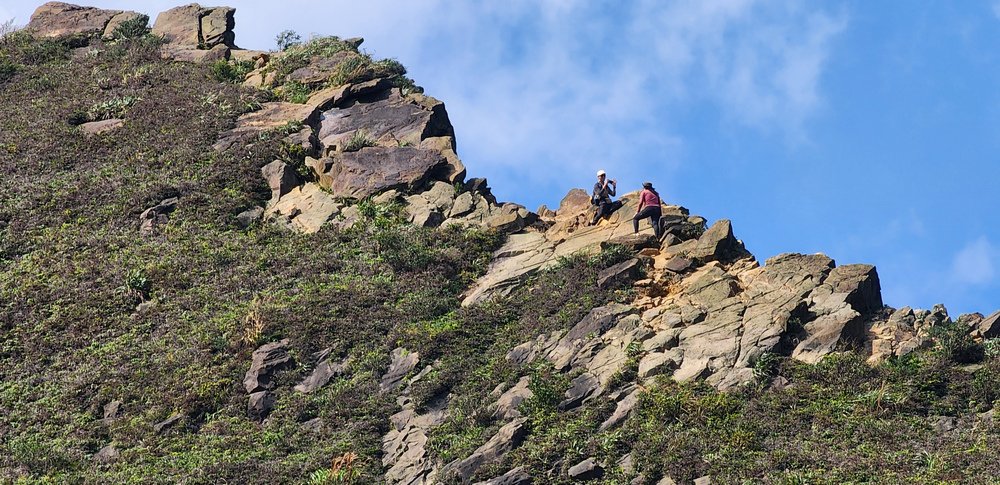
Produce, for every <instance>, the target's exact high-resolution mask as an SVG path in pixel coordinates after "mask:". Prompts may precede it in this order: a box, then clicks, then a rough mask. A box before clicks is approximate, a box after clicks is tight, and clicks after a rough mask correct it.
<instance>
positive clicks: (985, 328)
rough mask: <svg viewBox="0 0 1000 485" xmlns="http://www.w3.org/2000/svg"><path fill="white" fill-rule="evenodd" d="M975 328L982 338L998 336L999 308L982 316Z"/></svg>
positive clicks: (999, 328)
mask: <svg viewBox="0 0 1000 485" xmlns="http://www.w3.org/2000/svg"><path fill="white" fill-rule="evenodd" d="M976 329H977V330H978V333H979V334H980V335H981V336H982V337H983V338H997V337H1000V310H998V311H996V312H994V313H993V314H992V315H990V316H988V317H986V318H984V319H983V320H982V321H981V322H979V324H978V325H977V326H976Z"/></svg>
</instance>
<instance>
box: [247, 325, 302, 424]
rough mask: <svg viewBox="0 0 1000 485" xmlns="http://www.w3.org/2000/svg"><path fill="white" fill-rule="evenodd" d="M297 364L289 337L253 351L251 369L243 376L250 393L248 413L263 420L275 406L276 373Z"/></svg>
mask: <svg viewBox="0 0 1000 485" xmlns="http://www.w3.org/2000/svg"><path fill="white" fill-rule="evenodd" d="M294 366H295V361H294V360H293V359H292V357H291V355H289V353H288V339H283V340H279V341H277V342H271V343H268V344H264V345H261V346H260V347H259V348H258V349H257V350H254V351H253V355H252V362H251V363H250V369H248V370H247V372H246V376H244V378H243V387H244V389H246V391H247V393H249V394H250V396H249V398H248V402H247V413H248V414H249V415H250V417H251V418H253V419H256V420H258V421H261V420H263V419H264V418H266V417H267V415H268V414H269V413H270V412H271V409H273V408H274V402H275V399H276V398H275V396H274V393H273V392H272V391H273V390H274V388H275V382H274V377H275V374H276V373H277V372H279V371H281V370H285V369H289V368H291V367H294Z"/></svg>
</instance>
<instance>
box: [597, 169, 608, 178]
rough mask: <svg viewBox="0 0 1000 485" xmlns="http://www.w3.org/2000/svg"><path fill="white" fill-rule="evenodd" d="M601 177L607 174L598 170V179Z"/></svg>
mask: <svg viewBox="0 0 1000 485" xmlns="http://www.w3.org/2000/svg"><path fill="white" fill-rule="evenodd" d="M601 175H606V174H605V173H604V170H598V171H597V176H598V177H600V176H601Z"/></svg>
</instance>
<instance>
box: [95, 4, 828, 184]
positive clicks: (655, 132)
mask: <svg viewBox="0 0 1000 485" xmlns="http://www.w3.org/2000/svg"><path fill="white" fill-rule="evenodd" d="M87 3H89V4H94V5H98V6H102V7H105V8H136V7H135V6H134V2H130V1H126V0H92V1H90V2H87ZM221 3H223V4H229V5H232V6H234V7H236V8H237V15H236V20H237V27H236V34H237V39H236V40H237V43H238V44H240V45H244V46H246V47H249V48H257V49H260V48H273V45H274V41H273V39H274V35H275V34H276V33H277V32H279V31H281V30H285V29H294V30H296V31H298V32H300V33H302V34H304V35H305V34H309V33H314V32H315V33H319V34H326V35H330V34H333V35H341V36H354V35H362V36H364V37H365V38H366V43H365V45H364V48H366V49H369V50H371V51H373V52H374V53H375V54H376V55H378V56H385V57H396V58H398V59H399V60H400V61H401V62H402V63H403V64H404V65H406V66H408V67H409V68H410V69H411V74H412V76H413V77H414V78H415V79H416V80H417V82H418V83H420V84H422V85H424V86H425V87H426V88H427V91H428V94H430V95H432V96H435V97H438V98H440V99H442V100H443V101H445V103H446V104H447V106H448V111H449V114H450V115H451V117H452V121H453V123H454V125H455V128H456V131H457V135H458V136H457V138H458V146H459V152H460V155H461V156H462V157H463V160H464V161H465V162H466V164H467V165H468V166H469V169H470V174H471V175H473V176H480V175H487V176H489V177H490V179H491V182H492V185H493V186H494V187H496V188H497V189H498V193H499V195H500V196H501V197H502V198H508V199H515V198H516V199H518V200H520V199H521V198H522V197H525V194H524V192H525V191H524V190H523V189H522V188H521V185H523V182H524V181H530V182H531V183H532V184H533V185H534V186H536V187H539V186H540V187H547V188H551V189H552V190H553V192H557V193H553V194H548V195H546V198H547V199H549V201H550V202H553V201H554V200H553V199H555V200H558V197H560V196H561V195H562V193H565V190H566V188H567V186H576V185H582V184H586V183H589V181H590V178H591V175H590V174H591V172H592V171H593V170H594V169H596V168H598V167H603V168H605V169H607V170H609V171H610V172H612V173H613V174H616V176H617V177H619V179H620V180H619V181H620V182H622V184H623V187H629V188H631V187H635V186H638V184H639V182H641V181H642V180H644V179H651V180H652V181H653V182H654V183H657V185H658V186H660V187H661V188H662V189H664V190H666V191H667V193H669V190H670V183H669V180H670V179H671V178H672V177H671V175H672V174H673V173H674V172H675V170H676V168H677V167H678V166H679V165H680V164H681V163H682V157H683V155H684V153H685V140H684V139H683V136H682V134H681V133H682V132H683V127H684V124H685V123H688V122H690V119H689V118H688V117H687V116H688V115H689V114H690V113H713V114H714V113H718V114H721V116H722V119H725V120H728V121H730V122H733V123H736V124H737V125H740V126H750V127H753V128H754V129H759V130H760V131H761V132H764V133H777V134H779V135H789V134H791V135H792V138H798V137H801V134H802V133H804V132H805V131H806V130H805V128H804V125H805V124H806V123H807V121H808V120H809V119H810V118H811V117H812V116H814V115H815V114H816V113H817V112H818V110H819V109H820V108H821V107H822V104H823V95H822V90H821V80H822V75H823V71H824V67H825V65H826V61H827V58H828V57H829V55H830V50H831V48H832V41H833V39H835V38H836V36H837V34H838V33H839V32H841V31H842V30H843V29H844V28H845V26H846V20H845V18H844V16H843V15H835V14H831V13H829V12H827V11H825V10H822V9H821V8H818V7H811V6H803V5H802V4H799V3H797V2H794V1H791V0H777V1H773V2H763V1H760V0H675V1H661V0H638V1H636V2H622V3H618V2H613V3H607V2H586V1H575V0H552V1H544V2H537V1H533V0H508V1H506V2H446V1H444V0H426V1H421V2H396V1H394V0H370V1H366V2H354V1H346V0H339V1H332V2H323V3H320V4H317V3H316V2H307V1H305V0H286V1H285V2H280V3H275V2H261V1H251V0H230V1H228V2H221ZM173 5H174V4H172V3H170V2H169V1H167V0H150V1H149V2H146V3H144V5H143V6H142V7H140V8H141V9H144V10H146V11H147V13H149V14H150V16H151V17H152V18H155V16H156V13H157V12H159V11H161V10H163V9H165V8H169V6H173ZM810 5H811V4H810ZM303 11H308V12H309V15H302V12H303ZM532 195H534V199H535V200H537V199H538V196H537V194H527V197H528V198H529V199H530V198H532Z"/></svg>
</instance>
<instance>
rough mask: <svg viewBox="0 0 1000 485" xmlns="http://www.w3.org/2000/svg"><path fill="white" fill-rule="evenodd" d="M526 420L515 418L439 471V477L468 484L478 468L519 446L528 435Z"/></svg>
mask: <svg viewBox="0 0 1000 485" xmlns="http://www.w3.org/2000/svg"><path fill="white" fill-rule="evenodd" d="M527 423H528V418H517V419H514V420H513V421H511V422H509V423H507V424H505V425H503V426H502V427H501V428H500V430H499V431H497V433H496V434H495V435H493V437H492V438H490V439H489V440H488V441H487V442H486V443H484V444H483V445H482V446H480V447H479V448H476V451H474V452H472V454H471V455H469V456H468V457H466V458H464V459H462V460H456V461H454V462H452V463H449V464H448V465H446V466H445V467H444V468H442V469H441V472H440V473H441V475H443V476H445V477H448V476H452V475H454V476H456V477H458V479H459V480H461V481H463V482H468V481H469V479H470V478H472V475H473V474H474V473H476V470H478V469H479V467H481V466H483V465H485V464H487V463H491V462H493V461H496V460H497V459H499V458H500V457H502V456H503V455H505V454H507V453H508V452H509V451H511V450H512V449H514V448H516V447H518V446H520V445H521V442H522V441H524V438H525V436H526V435H527V434H528V428H527Z"/></svg>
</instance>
